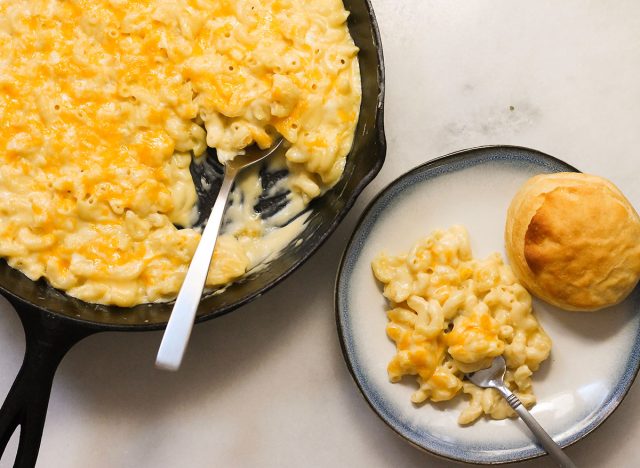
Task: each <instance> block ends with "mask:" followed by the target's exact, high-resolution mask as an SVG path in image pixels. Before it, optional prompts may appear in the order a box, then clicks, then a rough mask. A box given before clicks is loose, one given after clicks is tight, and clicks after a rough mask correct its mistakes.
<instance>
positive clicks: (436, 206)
mask: <svg viewBox="0 0 640 468" xmlns="http://www.w3.org/2000/svg"><path fill="white" fill-rule="evenodd" d="M575 170H576V169H574V168H572V167H571V166H569V165H567V164H566V163H563V162H562V161H559V160H557V159H555V158H553V157H551V156H548V155H545V154H542V153H540V152H537V151H533V150H530V149H526V148H518V147H504V146H500V147H483V148H477V149H472V150H467V151H462V152H459V153H455V154H452V155H449V156H445V157H443V158H440V159H437V160H434V161H431V162H429V163H427V164H424V165H422V166H420V167H418V168H416V169H414V170H412V171H410V172H409V173H407V174H405V175H403V176H402V177H400V178H399V179H397V180H396V181H394V182H393V183H391V185H389V186H388V187H387V188H386V189H385V190H384V191H383V192H382V193H381V194H380V195H378V197H377V198H376V199H375V200H373V202H372V203H371V204H370V205H369V207H368V208H367V210H366V211H365V213H364V215H363V216H362V218H361V220H360V222H359V224H358V226H357V227H356V230H355V232H354V234H353V236H352V238H351V240H350V242H349V245H348V246H347V249H346V251H345V254H344V257H343V259H342V264H341V267H340V271H339V273H338V279H337V283H336V314H337V321H338V329H339V333H340V337H341V343H342V347H343V352H344V356H345V359H346V361H347V364H348V366H349V368H350V371H351V373H352V375H353V377H354V379H355V381H356V383H357V385H358V387H359V388H360V391H361V392H362V394H363V395H364V397H365V398H366V400H367V401H368V402H369V404H370V406H371V408H372V409H373V410H374V411H375V412H376V413H378V415H379V416H380V417H381V418H382V419H383V420H384V421H385V422H386V423H387V424H388V425H389V426H390V427H391V428H392V429H393V430H394V431H396V432H397V433H398V434H400V435H401V436H402V437H404V438H405V439H407V440H408V441H409V442H411V443H413V444H415V445H417V446H418V447H421V448H423V449H425V450H427V451H429V452H431V453H433V454H436V455H439V456H442V457H446V458H450V459H454V460H460V461H464V462H471V463H484V464H492V463H506V462H512V461H518V460H525V459H529V458H534V457H537V456H540V455H543V454H544V453H545V452H544V451H543V450H542V449H541V448H540V446H538V445H537V444H536V443H535V442H534V440H533V438H532V436H531V434H530V433H529V431H528V429H527V428H526V426H525V425H524V423H522V421H520V420H518V419H508V420H503V421H495V420H489V419H480V420H479V421H477V422H476V423H475V424H473V425H471V426H468V427H461V426H459V425H458V423H457V418H458V414H459V412H460V409H461V408H463V407H464V405H465V404H466V401H465V400H464V398H463V397H457V398H456V399H455V400H454V401H453V402H447V403H438V404H426V405H422V406H416V405H413V404H412V403H411V401H410V395H411V394H412V393H413V392H414V391H415V389H416V385H417V384H416V383H415V379H409V378H407V379H406V380H404V381H403V382H401V383H397V384H391V383H390V382H389V381H388V378H387V370H386V366H387V363H388V362H389V360H390V359H391V357H392V356H393V354H394V351H395V346H394V344H393V343H392V342H391V341H390V340H389V339H388V338H387V336H386V334H385V325H386V323H387V318H386V315H385V310H386V307H387V305H386V302H385V299H384V297H383V296H382V294H381V289H380V287H379V286H378V284H377V283H376V281H375V280H374V277H373V274H372V273H371V267H370V264H371V260H372V259H373V258H374V256H375V255H376V254H377V253H378V252H380V251H382V250H387V251H388V252H390V253H392V254H393V253H400V252H406V251H408V250H409V248H410V247H411V245H412V244H413V243H414V242H415V241H416V240H418V239H419V238H421V237H424V236H426V235H427V234H429V233H430V232H431V231H433V230H434V229H437V228H447V227H449V226H451V225H453V224H462V225H464V226H466V227H467V229H468V231H469V235H470V238H471V245H472V248H473V254H474V256H475V257H481V258H482V257H485V256H487V255H488V254H490V253H492V252H495V251H498V252H500V253H501V254H502V255H503V257H505V253H504V247H503V230H504V225H505V219H506V212H507V207H508V205H509V203H510V202H511V199H512V198H513V196H514V195H515V193H516V191H517V190H518V188H519V187H520V186H521V185H522V184H523V183H524V181H525V180H527V179H528V178H529V177H532V176H534V175H536V174H540V173H548V172H558V171H575ZM505 258H506V257H505ZM639 308H640V294H638V289H636V291H635V292H634V293H633V294H632V296H631V297H630V298H628V299H627V300H626V301H625V302H624V303H622V304H620V305H618V306H615V307H612V308H610V309H607V310H604V311H600V312H596V313H576V312H565V311H561V310H558V309H555V308H553V307H552V306H549V305H547V304H545V303H542V302H540V301H537V300H536V301H534V310H535V313H536V315H537V316H538V319H539V321H540V322H541V323H542V325H543V327H544V329H545V330H546V331H547V333H548V334H549V335H550V336H551V338H552V340H553V348H552V351H551V357H550V358H549V359H548V360H547V361H545V362H544V363H543V365H542V366H541V368H540V370H539V371H538V372H536V373H535V374H534V378H533V385H534V392H535V394H536V395H537V397H538V403H537V404H536V406H535V407H534V408H533V410H532V413H533V415H534V416H535V418H536V419H537V420H538V421H539V422H540V424H541V425H542V426H543V427H544V428H546V429H547V431H548V432H549V433H550V434H551V436H552V437H553V439H554V440H555V441H556V442H558V443H559V444H560V445H561V446H563V447H565V446H567V445H570V444H572V443H574V442H576V441H577V440H579V439H581V438H583V437H584V436H586V435H587V434H589V433H590V432H591V431H593V430H594V429H595V428H596V427H598V426H599V425H600V424H602V422H603V421H604V420H605V419H606V418H607V417H608V416H609V415H610V414H611V413H612V412H613V410H614V409H615V408H616V407H617V406H618V405H619V404H620V402H621V401H622V399H623V398H624V396H625V395H626V393H627V391H628V389H629V387H630V386H631V384H632V382H633V380H634V378H635V376H636V373H637V371H638V365H639V362H640V345H639V344H640V335H639V332H640V314H638V313H637V312H638V309H639Z"/></svg>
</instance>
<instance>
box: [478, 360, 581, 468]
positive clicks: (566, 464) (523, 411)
mask: <svg viewBox="0 0 640 468" xmlns="http://www.w3.org/2000/svg"><path fill="white" fill-rule="evenodd" d="M506 371H507V364H506V362H505V361H504V358H503V357H502V356H498V357H496V358H495V359H494V360H493V362H492V363H491V366H490V367H488V368H486V369H481V370H479V371H477V372H472V373H470V374H467V378H468V379H469V380H470V381H471V382H472V383H474V384H476V385H477V386H478V387H482V388H495V389H496V390H497V391H498V393H500V395H502V396H503V397H504V399H505V400H507V403H509V405H510V406H511V407H512V408H513V410H514V411H515V412H516V413H518V416H520V418H521V419H522V420H523V421H524V423H525V424H526V425H527V426H528V427H529V429H530V430H531V432H533V435H534V436H535V437H536V439H538V442H540V444H541V445H542V447H544V449H545V450H546V451H547V453H548V454H549V455H551V457H552V458H553V459H554V460H555V461H556V462H557V463H558V466H560V467H561V468H576V465H575V464H574V463H573V462H572V461H571V459H570V458H569V457H568V456H567V455H566V454H565V453H564V452H563V451H562V448H561V447H560V446H559V445H558V444H556V443H555V442H554V441H553V439H552V438H551V436H549V434H547V432H546V431H545V430H544V429H543V428H542V426H541V425H540V424H538V421H536V420H535V418H534V417H533V416H532V415H531V413H529V411H528V410H527V408H525V407H524V405H523V404H522V402H521V401H520V399H518V397H517V396H515V395H514V394H513V393H512V392H511V390H509V389H508V388H507V386H506V385H505V383H504V374H505V372H506Z"/></svg>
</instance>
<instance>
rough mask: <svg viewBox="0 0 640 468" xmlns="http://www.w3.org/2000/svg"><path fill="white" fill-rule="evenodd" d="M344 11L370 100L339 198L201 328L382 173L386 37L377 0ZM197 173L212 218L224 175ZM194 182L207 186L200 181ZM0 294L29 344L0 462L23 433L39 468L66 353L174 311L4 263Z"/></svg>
mask: <svg viewBox="0 0 640 468" xmlns="http://www.w3.org/2000/svg"><path fill="white" fill-rule="evenodd" d="M344 4H345V7H346V8H347V9H348V10H349V11H350V12H351V16H350V18H349V29H350V31H351V35H352V37H353V38H354V40H355V42H356V45H357V46H358V47H359V48H360V54H359V60H360V68H361V74H362V94H363V95H362V106H361V110H360V120H359V122H358V126H357V130H356V137H355V140H354V145H353V148H352V150H351V153H350V155H349V156H348V158H347V164H346V168H345V172H344V175H343V177H342V179H341V180H340V182H338V184H337V185H336V186H335V187H334V188H333V189H332V190H330V191H329V192H327V193H326V194H325V195H324V196H322V197H320V198H318V199H316V200H314V201H313V202H312V203H311V205H310V207H309V209H310V211H311V215H310V217H309V220H308V222H307V226H306V228H305V230H304V232H303V234H302V238H303V242H301V243H299V245H290V246H288V247H287V248H286V249H285V250H284V252H283V253H282V255H281V256H280V257H279V258H277V259H276V260H274V261H273V262H271V263H270V264H269V265H268V267H267V268H264V269H262V270H261V271H259V272H256V273H254V274H249V275H248V276H247V277H246V279H245V280H243V281H241V282H238V283H236V284H233V285H231V286H230V287H229V288H227V289H226V290H225V291H224V292H223V293H222V294H217V295H209V296H207V297H206V298H204V299H203V300H202V302H201V304H200V308H199V309H198V315H197V318H196V322H202V321H204V320H209V319H212V318H215V317H219V316H221V315H223V314H225V313H228V312H231V311H232V310H234V309H235V308H237V307H240V306H241V305H243V304H246V303H247V302H249V301H251V300H252V299H255V298H256V297H258V296H260V295H261V294H262V293H264V292H265V291H267V290H268V289H270V288H271V287H273V286H274V285H275V284H276V283H278V282H280V281H281V280H283V279H284V278H285V277H287V276H288V275H289V274H291V273H292V272H293V270H295V269H296V268H297V267H298V266H300V265H301V264H302V263H303V262H304V261H305V260H306V259H307V258H309V256H310V255H311V254H312V253H314V252H315V251H316V250H317V249H318V247H320V245H321V244H322V243H323V242H324V241H325V240H326V239H327V237H328V236H329V235H330V234H331V233H332V232H333V231H334V229H335V228H336V227H337V225H338V223H339V222H340V221H341V220H342V219H343V218H344V216H345V215H346V214H347V212H348V211H349V209H350V208H351V207H352V206H353V203H354V202H355V200H356V198H357V197H358V195H359V194H360V193H361V192H362V190H363V189H364V188H365V186H366V185H367V184H368V183H369V182H370V181H371V180H372V179H373V178H374V177H375V176H376V175H377V173H378V172H379V171H380V168H381V167H382V164H383V162H384V158H385V154H386V142H385V136H384V122H383V100H384V65H383V57H382V47H381V44H380V34H379V31H378V26H377V23H376V19H375V16H374V13H373V9H372V7H371V3H370V1H369V0H344ZM192 172H194V174H195V175H204V176H205V178H208V179H210V180H209V182H211V183H213V184H214V190H213V191H206V190H204V189H203V187H202V186H199V187H197V188H198V198H199V207H200V209H201V212H208V211H210V210H211V205H212V199H213V198H215V193H216V192H217V189H218V188H219V186H220V172H221V171H220V168H219V166H216V165H215V164H210V165H209V166H208V167H204V168H203V167H202V166H193V167H192ZM201 172H204V174H200V173H201ZM263 175H264V178H263V185H268V184H269V183H270V182H269V181H270V180H272V179H273V178H274V177H275V178H277V177H280V176H281V174H264V172H263ZM194 179H195V180H196V181H199V180H200V177H195V178H194ZM279 202H281V200H278V199H274V200H266V199H265V200H262V201H261V203H260V204H259V205H261V206H259V207H258V209H260V210H261V211H263V212H268V211H269V210H274V209H277V207H278V203H279ZM203 216H204V215H203ZM0 293H2V294H3V295H4V296H5V297H6V298H7V299H8V300H9V302H11V304H12V305H13V307H14V308H15V309H16V311H17V312H18V315H19V316H20V319H21V321H22V324H23V326H24V330H25V336H26V352H25V358H24V362H23V364H22V367H21V368H20V371H19V373H18V376H17V377H16V380H15V382H14V383H13V386H12V387H11V390H10V391H9V394H8V396H7V398H6V400H5V402H4V404H3V406H2V408H1V409H0V457H1V456H2V453H3V452H4V449H5V448H6V445H7V443H8V441H9V439H10V437H11V435H12V434H13V432H14V431H15V430H16V429H17V427H18V426H20V428H21V430H20V440H19V444H18V453H17V455H16V460H15V464H14V467H19V468H26V467H32V466H34V465H35V463H36V459H37V456H38V450H39V448H40V440H41V438H42V431H43V428H44V421H45V417H46V412H47V406H48V404H49V395H50V392H51V384H52V382H53V376H54V374H55V371H56V368H57V366H58V364H59V363H60V361H61V360H62V358H63V357H64V355H65V353H66V352H67V351H68V350H69V349H70V348H71V347H72V346H73V345H74V344H75V343H77V342H78V341H80V340H81V339H83V338H85V337H86V336H89V335H92V334H94V333H98V332H104V331H146V330H160V329H163V328H164V327H165V326H166V324H167V321H168V319H169V314H170V312H171V305H170V304H150V305H149V304H147V305H140V306H137V307H133V308H130V309H121V308H117V307H108V306H101V305H95V304H88V303H86V302H82V301H80V300H77V299H74V298H72V297H70V296H67V295H65V294H63V293H61V292H60V291H57V290H55V289H53V288H51V287H49V286H48V285H47V284H46V283H45V282H43V281H38V282H32V281H30V280H29V279H28V278H27V277H25V276H24V275H22V274H21V273H19V272H18V271H16V270H14V269H12V268H10V267H9V266H8V265H7V264H6V262H4V261H0ZM149 365H152V363H149Z"/></svg>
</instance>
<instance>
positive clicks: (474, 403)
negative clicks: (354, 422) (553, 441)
mask: <svg viewBox="0 0 640 468" xmlns="http://www.w3.org/2000/svg"><path fill="white" fill-rule="evenodd" d="M372 267H373V272H374V275H375V277H376V278H377V279H378V280H379V281H380V282H382V283H383V284H384V296H385V297H386V298H387V299H389V301H391V303H392V309H391V310H389V311H388V312H387V317H388V318H389V323H388V325H387V335H388V336H389V338H391V340H393V341H394V342H395V344H396V348H397V352H396V354H395V356H394V357H393V359H392V360H391V362H390V363H389V365H388V368H387V370H388V373H389V379H390V381H391V382H398V381H400V379H402V377H404V376H405V375H415V376H417V380H418V384H419V388H418V390H417V391H416V392H415V393H414V394H413V396H412V397H411V400H412V401H413V402H414V403H422V402H424V401H426V400H431V401H434V402H437V401H445V400H451V399H452V398H454V397H455V396H456V395H457V394H458V393H459V392H460V391H462V392H463V393H465V394H467V395H468V396H469V397H470V400H469V405H468V407H467V408H466V409H465V410H464V411H462V413H461V414H460V417H459V419H458V422H459V423H460V424H469V423H472V422H473V421H475V420H476V419H478V418H479V417H480V416H481V415H482V414H486V415H488V416H490V417H492V418H494V419H504V418H506V417H510V416H512V415H514V412H513V410H512V409H511V407H510V406H509V404H508V403H507V402H506V401H505V400H504V399H503V398H502V397H501V396H500V395H499V394H498V392H497V391H496V390H494V389H481V388H479V387H476V386H475V385H473V384H472V383H471V382H468V381H466V380H464V374H465V373H469V372H474V371H476V370H479V369H482V368H485V367H488V366H489V365H490V364H491V362H492V360H493V358H494V357H496V356H499V355H504V358H505V360H506V362H507V373H506V377H505V382H506V384H507V386H508V387H509V388H510V389H511V390H512V391H513V392H514V393H515V394H516V395H517V396H518V398H520V400H521V401H522V403H523V404H524V405H525V406H527V407H531V406H532V405H533V404H534V403H535V396H534V394H533V389H532V386H531V374H532V372H533V371H535V370H537V369H538V366H539V365H540V363H541V362H542V361H544V360H545V359H547V357H548V356H549V352H550V350H551V339H550V338H549V337H548V336H547V334H546V333H545V332H544V330H543V329H542V327H541V326H540V324H539V323H538V321H537V320H536V318H535V316H534V315H533V311H532V309H531V296H530V295H529V293H528V292H527V291H526V290H525V289H524V288H523V287H522V286H521V285H520V284H518V283H517V282H516V279H515V277H514V275H513V273H512V272H511V269H510V268H509V267H508V266H507V265H505V264H504V263H503V262H502V259H501V257H500V255H499V254H497V253H495V254H492V255H490V256H489V257H487V258H486V259H485V260H476V259H473V258H472V256H471V247H470V245H469V238H468V235H467V231H466V230H465V229H464V228H463V227H461V226H453V227H452V228H450V229H448V230H437V231H435V232H433V233H432V234H431V235H430V236H428V237H426V238H425V239H422V240H421V241H419V242H418V243H416V244H415V245H414V246H413V248H412V249H411V251H410V252H409V253H408V254H405V255H399V256H389V255H387V254H384V253H382V254H380V255H378V256H377V257H376V258H375V260H374V261H373V263H372Z"/></svg>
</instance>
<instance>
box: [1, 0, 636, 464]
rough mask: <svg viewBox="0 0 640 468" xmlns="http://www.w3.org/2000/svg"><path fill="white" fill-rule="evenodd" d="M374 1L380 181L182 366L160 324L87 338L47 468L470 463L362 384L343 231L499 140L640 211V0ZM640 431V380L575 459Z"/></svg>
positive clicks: (629, 459) (629, 440)
mask: <svg viewBox="0 0 640 468" xmlns="http://www.w3.org/2000/svg"><path fill="white" fill-rule="evenodd" d="M373 4H374V8H375V11H376V14H377V17H378V21H379V23H380V28H381V32H382V39H383V45H384V51H385V59H386V70H387V98H386V108H387V114H386V126H387V137H388V143H389V148H388V156H387V161H386V164H385V166H384V168H383V169H382V171H381V173H380V175H379V176H378V178H377V179H376V180H375V181H374V182H373V183H372V184H371V185H370V186H369V187H368V188H367V189H366V190H365V192H364V193H363V195H362V197H361V198H360V199H359V201H358V203H357V204H356V206H355V207H354V209H353V210H352V212H351V213H350V215H349V216H348V218H347V219H346V220H345V221H344V222H343V223H342V225H341V226H340V227H339V228H338V230H337V231H336V232H335V234H334V235H333V236H332V237H331V239H330V240H329V241H328V242H327V244H325V245H324V246H323V247H322V249H321V252H320V254H318V255H315V256H314V257H312V258H311V259H310V260H309V261H308V262H307V263H306V264H305V265H304V266H303V267H302V268H300V270H299V271H297V272H296V273H295V274H294V275H293V276H292V277H290V278H289V279H287V280H286V281H285V282H283V283H282V284H280V285H279V286H277V287H276V288H275V289H273V290H272V291H270V292H269V293H268V294H266V295H265V296H263V297H261V298H259V299H258V300H256V301H255V302H253V303H251V304H249V305H248V306H245V307H243V308H242V309H240V310H238V311H236V312H234V313H233V314H230V315H227V316H224V317H222V318H220V319H217V320H214V321H211V322H207V323H203V324H201V325H198V326H197V327H196V328H195V331H194V334H193V337H192V340H191V346H190V349H189V352H188V355H187V357H186V360H185V362H184V365H183V369H182V370H181V371H180V372H179V373H177V374H171V373H165V372H161V371H158V370H155V369H154V368H153V362H154V356H155V353H156V351H157V347H158V344H159V342H160V334H159V333H144V334H126V333H109V334H101V335H96V336H92V337H89V338H88V339H86V340H84V341H83V342H81V343H80V344H78V345H77V346H76V347H74V348H73V349H72V350H71V352H70V353H69V354H68V356H67V357H66V358H65V360H64V361H63V362H62V364H61V366H60V369H59V371H58V374H57V376H56V378H55V381H54V384H53V392H52V396H51V402H50V407H49V414H48V419H47V422H46V426H45V429H44V438H43V442H42V447H41V450H40V457H39V461H38V467H40V468H49V467H56V468H57V467H70V468H74V467H77V468H85V467H87V466H91V467H92V468H101V467H104V468H107V467H109V468H112V467H131V468H145V467H153V468H162V467H177V466H182V467H189V468H191V467H211V466H229V467H257V466H259V467H297V466H309V467H311V466H313V467H327V466H355V467H360V466H362V467H365V466H366V467H368V468H375V467H389V466H398V467H413V466H415V467H418V466H419V467H424V466H438V467H448V466H458V465H457V464H455V463H448V462H445V461H442V460H440V459H437V458H435V457H433V456H431V455H428V454H425V453H423V452H421V451H419V450H417V449H416V448H414V447H412V446H410V445H409V444H408V443H406V442H405V441H403V440H402V439H400V438H399V437H397V436H396V435H395V434H394V433H393V432H392V431H391V430H390V429H389V428H387V426H386V425H385V424H384V423H383V422H382V421H381V420H380V419H379V418H378V417H377V416H376V415H375V414H374V413H373V412H372V411H371V410H370V409H369V407H368V405H367V404H366V403H365V401H364V399H363V398H362V397H361V395H360V393H359V392H358V390H357V388H356V386H355V384H354V382H353V381H352V379H351V376H350V375H349V372H348V370H347V367H346V365H345V363H344V361H343V358H342V354H341V351H340V346H339V343H338V337H337V333H336V325H335V319H334V310H333V282H334V277H335V274H336V269H337V265H338V261H339V258H340V255H341V253H342V250H343V248H344V245H345V241H346V239H347V238H348V236H349V235H350V233H351V231H352V229H353V227H354V225H355V222H356V220H357V218H358V216H359V214H360V213H361V212H362V210H363V209H364V207H365V205H366V204H367V202H368V201H369V200H370V199H371V198H372V197H373V196H374V195H375V194H376V193H377V192H378V191H379V190H380V189H382V187H384V186H385V185H386V184H387V183H389V182H390V181H391V180H393V179H394V178H396V177H397V176H398V175H400V174H401V173H403V172H405V171H407V170H408V169H410V168H412V167H414V166H416V165H418V164H420V163H423V162H425V161H428V160H430V159H432V158H435V157H438V156H440V155H443V154H446V153H449V152H452V151H455V150H459V149H463V148H468V147H473V146H478V145H485V144H515V145H523V146H529V147H532V148H536V149H539V150H541V151H544V152H546V153H549V154H552V155H554V156H556V157H559V158H561V159H564V160H565V161H567V162H569V163H570V164H572V165H574V166H576V167H578V168H579V169H581V170H583V171H586V172H593V173H597V174H600V175H603V176H605V177H608V178H610V179H611V180H613V181H614V182H615V183H616V184H617V185H618V186H619V187H620V188H621V189H622V190H623V191H624V192H625V193H626V194H627V196H628V197H629V199H630V200H631V201H632V202H633V203H634V204H635V205H636V206H638V207H640V184H638V183H637V177H638V161H639V158H640V154H639V150H638V148H639V147H640V132H639V131H638V123H639V122H640V84H639V83H640V80H639V79H638V75H639V74H640V40H639V34H640V2H637V1H635V0H618V1H616V2H604V1H589V2H586V1H583V0H564V1H562V2H558V1H554V0H539V1H514V0H476V1H473V2H470V1H463V0H456V1H452V0H440V1H432V0H402V1H398V0H373ZM300 291H304V294H300V293H299V292H300ZM0 320H1V324H2V325H1V327H0V394H1V395H5V394H6V392H7V391H8V390H9V387H10V385H11V383H12V381H13V378H14V376H15V374H16V373H17V371H18V368H19V365H20V362H21V360H22V353H23V351H24V339H23V334H22V330H21V326H20V323H19V321H18V319H17V317H16V316H15V314H14V313H13V312H12V311H11V310H10V306H9V305H8V304H7V303H6V301H4V300H0ZM636 437H639V438H640V387H639V386H638V384H637V383H636V384H635V385H634V386H633V387H632V388H631V391H630V392H629V394H628V396H627V398H626V399H625V400H624V402H623V403H622V404H621V406H620V407H619V409H618V410H617V411H616V412H615V413H614V414H613V415H612V416H611V417H610V418H609V419H608V420H607V421H606V422H605V423H604V425H603V426H602V427H601V428H600V429H598V430H597V431H596V432H594V433H593V434H591V435H589V436H588V437H587V438H586V439H585V440H583V441H581V442H579V443H577V444H576V445H575V446H573V447H571V448H569V449H568V454H569V455H570V456H571V457H572V458H573V459H574V460H575V462H576V463H577V464H578V465H579V466H589V467H605V466H607V467H608V466H615V467H631V466H637V465H636V464H637V459H638V457H639V456H640V446H639V445H638V444H637V443H636V442H635V439H636ZM15 447H16V437H14V438H13V440H12V441H11V443H10V446H9V448H8V449H7V453H6V454H5V457H4V458H3V459H2V460H1V461H0V467H2V468H4V467H10V466H11V465H12V460H13V453H14V452H15ZM634 460H636V461H635V462H634ZM519 466H523V467H527V466H528V467H533V466H536V467H537V466H554V465H553V464H552V463H551V462H550V460H548V459H538V460H536V461H533V462H528V463H523V464H521V465H519Z"/></svg>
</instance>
